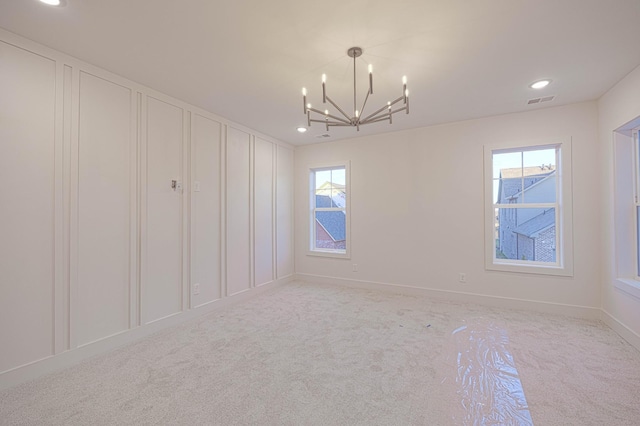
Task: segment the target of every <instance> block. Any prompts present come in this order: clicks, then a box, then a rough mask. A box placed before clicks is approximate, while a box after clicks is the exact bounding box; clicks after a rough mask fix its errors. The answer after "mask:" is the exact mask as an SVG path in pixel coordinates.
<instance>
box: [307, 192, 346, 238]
mask: <svg viewBox="0 0 640 426" xmlns="http://www.w3.org/2000/svg"><path fill="white" fill-rule="evenodd" d="M345 206H346V196H345V186H344V185H339V184H336V183H333V184H331V183H330V182H325V183H324V184H322V185H320V186H319V187H318V189H316V208H335V207H338V208H344V207H345ZM315 215H316V247H317V248H325V249H335V250H344V249H346V231H347V227H346V218H345V212H344V210H333V211H316V213H315Z"/></svg>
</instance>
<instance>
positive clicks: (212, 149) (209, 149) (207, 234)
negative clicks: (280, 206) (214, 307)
mask: <svg viewBox="0 0 640 426" xmlns="http://www.w3.org/2000/svg"><path fill="white" fill-rule="evenodd" d="M221 127H222V125H221V124H220V123H219V122H217V121H214V120H210V119H208V118H206V117H203V116H201V115H199V114H194V115H193V117H192V131H191V164H192V166H191V172H192V182H191V194H192V195H191V197H192V198H191V208H192V211H191V217H192V219H191V307H192V308H194V307H197V306H201V305H203V304H205V303H208V302H211V301H214V300H217V299H220V298H221V297H222V283H221V271H220V253H221V244H220V242H221V239H220V231H221V223H220V209H221V202H220V201H221V200H220V196H221V194H220V185H221V182H220V178H221V176H220V167H221V157H220V155H221V139H220V135H221V130H222V128H221Z"/></svg>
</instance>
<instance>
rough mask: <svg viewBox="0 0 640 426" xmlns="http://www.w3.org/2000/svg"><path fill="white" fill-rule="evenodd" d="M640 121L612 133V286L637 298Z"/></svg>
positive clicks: (639, 274) (639, 279)
mask: <svg viewBox="0 0 640 426" xmlns="http://www.w3.org/2000/svg"><path fill="white" fill-rule="evenodd" d="M639 131H640V117H636V118H635V119H634V120H631V121H630V122H628V123H626V124H625V125H623V126H621V127H620V128H618V129H616V130H615V131H614V132H613V155H614V170H613V171H614V175H613V176H614V186H613V189H614V191H613V198H612V201H613V218H614V224H615V226H614V231H615V234H614V239H613V244H614V254H615V274H616V277H615V279H614V285H615V286H616V287H617V288H618V289H619V290H622V291H623V292H625V293H628V294H631V295H633V296H635V297H639V298H640V141H639V140H638V139H639V137H638V133H639Z"/></svg>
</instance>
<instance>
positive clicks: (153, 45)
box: [0, 0, 640, 145]
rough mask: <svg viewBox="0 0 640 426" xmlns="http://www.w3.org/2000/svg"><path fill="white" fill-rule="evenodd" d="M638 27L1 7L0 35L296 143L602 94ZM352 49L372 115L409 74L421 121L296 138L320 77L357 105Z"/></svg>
mask: <svg viewBox="0 0 640 426" xmlns="http://www.w3.org/2000/svg"><path fill="white" fill-rule="evenodd" d="M639 22H640V0H535V1H534V0H529V1H526V0H483V1H469V0H446V1H445V0H414V1H408V0H407V1H405V0H395V1H382V0H323V1H317V2H312V1H301V0H295V1H294V0H268V1H267V0H262V1H258V0H253V1H251V0H235V1H214V0H176V1H168V0H108V1H107V0H66V6H65V7H58V8H53V7H50V6H46V5H44V4H41V3H40V2H39V1H37V0H1V1H0V27H3V28H5V29H7V30H9V31H11V32H14V33H17V34H19V35H22V36H24V37H27V38H29V39H32V40H34V41H37V42H39V43H42V44H44V45H47V46H50V47H52V48H54V49H57V50H60V51H62V52H65V53H67V54H70V55H72V56H75V57H77V58H80V59H82V60H84V61H87V62H89V63H92V64H94V65H97V66H99V67H102V68H105V69H107V70H109V71H112V72H114V73H116V74H119V75H122V76H124V77H126V78H129V79H131V80H134V81H137V82H140V83H142V84H144V85H147V86H150V87H152V88H154V89H156V90H159V91H161V92H164V93H167V94H169V95H171V96H174V97H176V98H179V99H181V100H183V101H186V102H188V103H191V104H193V105H197V106H199V107H201V108H204V109H206V110H208V111H211V112H213V113H215V114H217V115H220V116H222V117H225V118H227V119H229V120H232V121H235V122H237V123H240V124H243V125H245V126H247V127H250V128H252V129H255V130H257V131H259V132H261V133H264V134H265V135H269V136H272V137H274V138H276V139H279V140H282V141H285V142H289V143H292V144H295V145H301V144H307V143H315V142H320V141H326V140H337V139H342V138H346V137H354V136H362V135H367V134H373V133H382V132H388V131H393V130H400V129H408V128H415V127H423V126H428V125H433V124H439V123H446V122H452V121H459V120H465V119H470V118H478V117H484V116H490V115H497V114H505V113H511V112H517V111H525V110H529V109H535V108H541V107H549V106H556V105H562V104H568V103H573V102H580V101H586V100H593V99H597V98H598V97H600V96H601V95H602V94H603V93H604V92H606V91H607V90H608V89H609V88H611V87H612V86H613V85H614V84H615V83H616V82H617V81H619V80H620V79H621V78H623V77H624V76H625V75H626V74H627V73H629V72H630V71H631V70H632V69H634V68H635V67H637V66H639V65H640V46H639V44H638V42H639V41H640V24H639ZM352 46H360V47H362V48H363V50H364V54H363V55H362V57H361V58H359V59H358V67H359V71H361V72H362V73H363V74H362V75H361V78H359V79H358V80H359V81H361V82H362V88H359V90H360V91H364V90H366V65H367V63H372V64H373V66H374V95H373V97H371V98H370V99H369V101H368V108H367V110H368V111H369V112H373V109H374V108H375V109H377V108H378V107H379V106H382V105H383V104H386V102H387V101H388V100H391V99H394V98H396V97H398V96H400V94H401V92H402V88H401V78H402V76H403V75H407V76H408V79H409V90H410V95H411V96H410V99H411V113H410V114H409V115H403V114H399V115H398V116H397V118H395V117H394V123H393V125H389V124H387V123H377V124H373V125H369V126H366V127H362V128H361V131H360V132H356V130H355V129H353V128H337V129H336V128H334V129H331V131H330V132H329V134H331V138H327V139H319V138H318V135H321V134H324V133H326V132H325V129H324V127H323V126H321V125H315V124H314V125H313V126H312V128H311V130H310V131H309V132H307V133H306V134H299V133H298V132H297V131H296V127H298V126H299V125H301V124H305V123H306V118H305V115H304V114H303V106H302V105H303V104H302V96H301V88H302V87H306V88H307V90H308V91H309V98H308V101H309V102H311V103H312V104H314V106H317V107H319V108H321V109H323V110H324V107H323V106H322V105H321V85H320V76H321V74H322V73H326V74H327V78H328V81H327V87H328V92H329V94H330V95H331V97H332V98H333V99H334V100H336V101H337V102H338V103H339V104H340V105H341V106H342V105H344V108H345V109H346V108H352V102H353V100H352V99H353V94H352V90H353V89H352V84H353V74H352V73H353V70H352V60H351V58H349V57H347V55H346V51H347V49H348V48H349V47H352ZM359 76H360V74H359ZM541 78H550V79H552V80H553V82H552V84H551V85H549V86H548V87H547V88H545V89H542V90H540V91H534V90H533V89H530V88H528V85H529V84H530V83H532V82H533V81H535V80H538V79H541ZM546 95H556V98H555V100H554V101H552V102H547V103H545V104H542V105H537V106H528V105H527V100H528V99H531V98H535V97H540V96H546ZM361 101H362V99H361V98H360V99H359V100H358V103H360V102H361ZM365 112H366V111H365Z"/></svg>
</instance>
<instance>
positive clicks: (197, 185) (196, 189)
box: [193, 181, 200, 192]
mask: <svg viewBox="0 0 640 426" xmlns="http://www.w3.org/2000/svg"><path fill="white" fill-rule="evenodd" d="M193 192H200V182H198V181H195V182H193Z"/></svg>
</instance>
